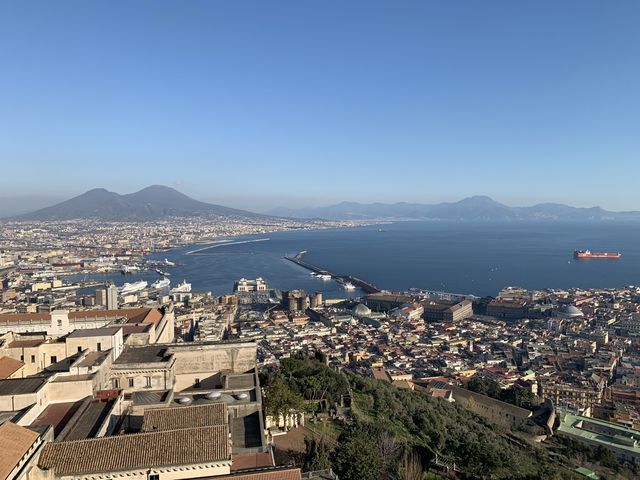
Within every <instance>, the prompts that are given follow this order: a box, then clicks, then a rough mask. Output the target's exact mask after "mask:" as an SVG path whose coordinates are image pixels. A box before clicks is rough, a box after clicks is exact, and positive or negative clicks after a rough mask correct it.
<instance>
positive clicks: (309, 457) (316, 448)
mask: <svg viewBox="0 0 640 480" xmlns="http://www.w3.org/2000/svg"><path fill="white" fill-rule="evenodd" d="M304 444H305V454H304V460H303V464H302V469H303V470H304V471H305V472H313V471H316V470H326V469H328V468H330V467H331V461H330V460H329V452H328V451H327V446H326V445H325V443H324V438H321V439H320V440H316V439H315V438H309V437H306V438H305V439H304Z"/></svg>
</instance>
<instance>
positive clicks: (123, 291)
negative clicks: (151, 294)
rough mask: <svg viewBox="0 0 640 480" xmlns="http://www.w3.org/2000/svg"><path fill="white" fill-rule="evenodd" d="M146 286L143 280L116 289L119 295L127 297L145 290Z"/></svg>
mask: <svg viewBox="0 0 640 480" xmlns="http://www.w3.org/2000/svg"><path fill="white" fill-rule="evenodd" d="M147 285H149V284H148V283H147V282H145V281H144V280H140V281H139V282H134V283H125V284H124V285H122V286H121V287H120V288H119V289H118V291H119V292H120V295H128V294H129V293H136V292H139V291H140V290H144V289H145V288H147Z"/></svg>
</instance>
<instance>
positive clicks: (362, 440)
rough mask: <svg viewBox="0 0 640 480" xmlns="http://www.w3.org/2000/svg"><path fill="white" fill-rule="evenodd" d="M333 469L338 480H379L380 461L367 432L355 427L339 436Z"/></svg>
mask: <svg viewBox="0 0 640 480" xmlns="http://www.w3.org/2000/svg"><path fill="white" fill-rule="evenodd" d="M333 468H334V470H335V471H336V473H337V474H338V477H340V480H379V479H380V477H381V474H382V459H381V458H380V456H379V455H378V452H377V451H376V449H375V448H373V445H372V442H371V439H370V438H369V436H368V434H367V432H366V431H364V430H360V429H359V428H357V427H356V429H352V430H351V431H349V432H345V433H344V434H342V435H341V436H340V441H339V442H338V447H337V448H336V451H335V452H334V457H333Z"/></svg>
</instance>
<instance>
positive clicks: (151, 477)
mask: <svg viewBox="0 0 640 480" xmlns="http://www.w3.org/2000/svg"><path fill="white" fill-rule="evenodd" d="M149 480H160V475H158V474H157V473H150V474H149Z"/></svg>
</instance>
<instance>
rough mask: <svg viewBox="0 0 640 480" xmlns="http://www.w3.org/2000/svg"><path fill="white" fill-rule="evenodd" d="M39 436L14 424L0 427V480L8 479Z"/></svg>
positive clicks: (6, 423) (4, 424)
mask: <svg viewBox="0 0 640 480" xmlns="http://www.w3.org/2000/svg"><path fill="white" fill-rule="evenodd" d="M39 436H40V435H38V434H37V433H36V432H34V431H33V430H29V429H28V428H24V427H21V426H19V425H16V424H15V423H11V422H5V423H3V424H2V425H0V452H2V455H0V480H5V479H6V478H8V477H9V474H10V473H11V471H12V470H13V469H14V468H15V467H16V465H17V464H18V463H19V462H20V460H22V457H24V455H25V453H27V452H28V451H29V449H30V448H31V446H32V445H33V444H34V443H35V441H36V440H37V439H38V437H39Z"/></svg>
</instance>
